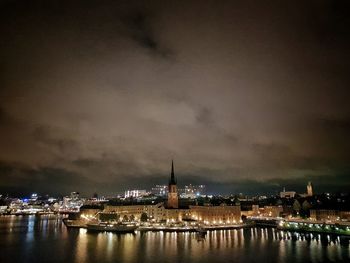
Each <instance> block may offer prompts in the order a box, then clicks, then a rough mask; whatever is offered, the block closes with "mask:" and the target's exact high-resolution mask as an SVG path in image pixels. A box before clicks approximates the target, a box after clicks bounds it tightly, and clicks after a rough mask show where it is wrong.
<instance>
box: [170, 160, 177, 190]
mask: <svg viewBox="0 0 350 263" xmlns="http://www.w3.org/2000/svg"><path fill="white" fill-rule="evenodd" d="M169 184H176V180H175V174H174V161H173V160H171V176H170V182H169Z"/></svg>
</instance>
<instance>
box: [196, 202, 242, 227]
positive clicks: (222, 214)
mask: <svg viewBox="0 0 350 263" xmlns="http://www.w3.org/2000/svg"><path fill="white" fill-rule="evenodd" d="M190 214H191V219H193V220H196V221H199V222H202V223H204V224H224V223H225V224H234V223H239V222H240V220H241V207H240V206H236V205H233V206H231V205H230V206H229V205H225V204H221V205H220V206H190Z"/></svg>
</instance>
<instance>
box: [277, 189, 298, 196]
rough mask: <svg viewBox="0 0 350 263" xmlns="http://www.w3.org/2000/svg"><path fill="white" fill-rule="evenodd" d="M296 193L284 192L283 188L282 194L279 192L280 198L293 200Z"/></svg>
mask: <svg viewBox="0 0 350 263" xmlns="http://www.w3.org/2000/svg"><path fill="white" fill-rule="evenodd" d="M295 194H296V192H294V191H286V189H285V188H283V192H280V197H281V198H294V196H295Z"/></svg>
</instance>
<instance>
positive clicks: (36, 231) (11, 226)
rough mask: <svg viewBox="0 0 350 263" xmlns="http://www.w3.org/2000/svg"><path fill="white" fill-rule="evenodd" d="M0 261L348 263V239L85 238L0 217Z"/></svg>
mask: <svg viewBox="0 0 350 263" xmlns="http://www.w3.org/2000/svg"><path fill="white" fill-rule="evenodd" d="M0 262H99V263H103V262H152V263H153V262H201V263H206V262H293V263H296V262H350V247H349V240H347V239H343V238H341V237H337V236H335V237H333V236H327V235H324V236H320V235H300V234H291V233H288V232H280V231H277V230H275V229H272V228H252V229H244V230H243V229H240V230H222V231H213V232H208V234H207V235H206V237H205V238H200V237H199V236H198V235H197V234H195V233H163V232H146V233H140V232H136V234H123V235H121V234H113V233H89V232H86V230H84V229H67V228H66V227H65V226H64V225H63V224H62V222H61V219H59V218H57V217H41V218H40V217H35V216H23V217H9V216H6V217H0Z"/></svg>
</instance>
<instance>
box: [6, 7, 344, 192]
mask: <svg viewBox="0 0 350 263" xmlns="http://www.w3.org/2000/svg"><path fill="white" fill-rule="evenodd" d="M346 2H347V1H321V0H314V1H313V0H310V1H268V2H263V1H247V0H244V1H204V0H202V1H188V0H187V1H144V2H143V1H130V0H129V1H115V0H84V1H68V0H67V1H65V0H52V1H28V0H27V1H19V0H18V1H16V0H6V1H1V2H0V34H1V38H0V193H6V192H7V193H28V192H31V191H37V192H40V193H50V194H57V193H62V194H65V193H68V192H70V191H73V190H77V191H80V192H82V193H83V194H85V195H90V194H92V193H93V192H98V193H100V194H113V193H117V192H120V191H123V190H125V189H127V188H130V187H133V188H148V187H150V186H152V185H153V184H156V183H157V184H163V183H164V184H166V183H167V180H168V176H169V173H170V163H171V159H174V162H175V170H176V171H175V173H176V175H177V177H178V182H179V184H180V185H181V184H187V183H191V182H192V183H204V184H207V186H208V190H209V192H222V193H228V192H233V193H238V192H243V193H274V192H276V191H279V190H280V189H282V187H283V186H286V188H287V189H290V190H291V189H294V190H297V191H299V192H303V191H305V186H306V183H307V181H309V180H311V181H312V182H313V184H314V187H315V190H316V192H317V191H318V192H321V191H327V190H329V191H342V190H347V189H349V187H350V177H349V176H350V167H349V166H350V165H349V162H350V142H349V134H350V106H349V96H348V89H349V84H350V75H349V69H350V56H349V54H350V50H349V47H350V37H349V28H350V16H349V15H348V12H349V6H348V5H347V4H346Z"/></svg>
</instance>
